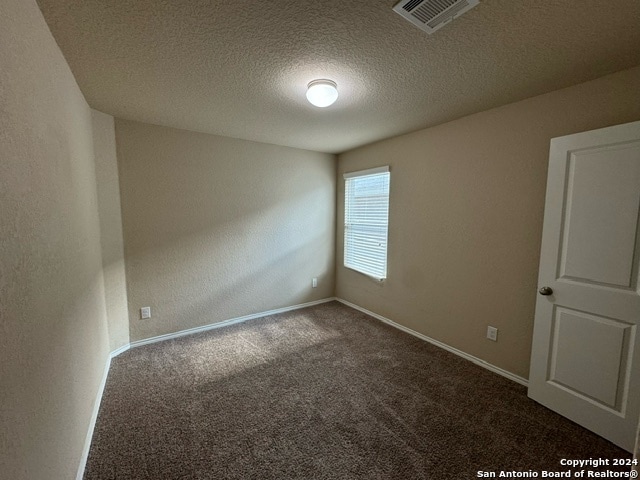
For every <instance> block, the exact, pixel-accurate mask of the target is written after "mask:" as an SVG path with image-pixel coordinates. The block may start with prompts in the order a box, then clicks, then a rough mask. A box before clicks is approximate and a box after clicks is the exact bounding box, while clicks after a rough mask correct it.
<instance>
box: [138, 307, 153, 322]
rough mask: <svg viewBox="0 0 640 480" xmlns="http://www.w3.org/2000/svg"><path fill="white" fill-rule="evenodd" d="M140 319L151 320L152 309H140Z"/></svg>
mask: <svg viewBox="0 0 640 480" xmlns="http://www.w3.org/2000/svg"><path fill="white" fill-rule="evenodd" d="M140 318H142V319H145V318H151V307H142V308H141V309H140Z"/></svg>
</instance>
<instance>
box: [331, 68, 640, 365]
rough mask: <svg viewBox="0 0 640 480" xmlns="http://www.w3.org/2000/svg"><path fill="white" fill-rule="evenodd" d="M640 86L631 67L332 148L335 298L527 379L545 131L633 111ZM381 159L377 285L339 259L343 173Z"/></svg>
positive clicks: (550, 133) (590, 124)
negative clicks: (383, 236) (386, 172)
mask: <svg viewBox="0 0 640 480" xmlns="http://www.w3.org/2000/svg"><path fill="white" fill-rule="evenodd" d="M639 91H640V68H634V69H631V70H627V71H624V72H620V73H617V74H614V75H610V76H607V77H604V78H601V79H599V80H595V81H592V82H588V83H584V84H581V85H578V86H574V87H571V88H567V89H564V90H559V91H556V92H552V93H549V94H547V95H542V96H539V97H535V98H531V99H528V100H525V101H522V102H518V103H514V104H511V105H507V106H504V107H501V108H497V109H493V110H489V111H486V112H483V113H479V114H476V115H471V116H468V117H465V118H462V119H459V120H456V121H453V122H450V123H447V124H444V125H440V126H437V127H434V128H428V129H425V130H421V131H419V132H415V133H412V134H409V135H404V136H400V137H396V138H392V139H389V140H385V141H382V142H379V143H376V144H372V145H369V146H366V147H363V148H359V149H356V150H353V151H350V152H348V153H345V154H342V155H340V156H339V159H338V179H339V180H338V197H337V198H338V209H337V211H338V214H337V217H338V222H337V223H338V229H337V235H336V246H337V254H336V261H337V270H336V294H337V296H339V297H341V298H344V299H345V300H348V301H350V302H353V303H355V304H358V305H360V306H362V307H364V308H367V309H369V310H372V311H374V312H376V313H378V314H380V315H383V316H385V317H388V318H390V319H391V320H394V321H395V322H398V323H400V324H402V325H405V326H407V327H409V328H412V329H414V330H416V331H418V332H420V333H423V334H425V335H428V336H430V337H432V338H435V339H437V340H439V341H441V342H444V343H446V344H448V345H451V346H453V347H455V348H458V349H460V350H462V351H464V352H467V353H469V354H471V355H474V356H476V357H479V358H481V359H483V360H485V361H487V362H490V363H492V364H493V365H496V366H498V367H501V368H503V369H505V370H508V371H510V372H512V373H515V374H517V375H520V376H522V377H528V370H529V356H530V352H531V334H532V328H533V316H534V303H535V299H536V286H537V275H538V260H539V250H540V239H541V229H542V217H543V213H544V195H545V186H546V174H547V158H548V150H549V140H550V139H551V138H553V137H557V136H560V135H565V134H570V133H574V132H580V131H585V130H590V129H595V128H599V127H604V126H608V125H615V124H619V123H624V122H629V121H632V120H638V119H640V102H639V101H638V92H639ZM387 164H388V165H390V166H391V193H390V219H389V222H390V226H389V228H390V231H389V268H388V272H389V273H388V275H389V278H388V279H387V280H386V281H385V282H384V283H378V282H375V281H373V280H370V279H368V278H367V277H365V276H363V275H361V274H359V273H356V272H354V271H351V270H348V269H345V268H344V267H343V266H342V265H343V248H344V245H343V228H342V225H343V224H344V221H343V220H344V212H343V210H344V201H343V195H344V182H343V180H342V173H344V172H350V171H356V170H360V169H365V168H370V167H375V166H379V165H387ZM487 325H493V326H495V327H498V329H499V340H498V342H497V343H494V342H491V341H489V340H487V339H486V338H485V335H486V329H487Z"/></svg>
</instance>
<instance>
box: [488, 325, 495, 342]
mask: <svg viewBox="0 0 640 480" xmlns="http://www.w3.org/2000/svg"><path fill="white" fill-rule="evenodd" d="M487 338H488V339H489V340H493V341H494V342H497V341H498V329H497V328H496V327H491V326H489V327H487Z"/></svg>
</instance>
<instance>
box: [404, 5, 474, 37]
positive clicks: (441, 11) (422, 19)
mask: <svg viewBox="0 0 640 480" xmlns="http://www.w3.org/2000/svg"><path fill="white" fill-rule="evenodd" d="M478 3H479V0H402V1H401V2H400V3H398V4H397V5H396V6H395V7H393V11H394V12H396V13H399V14H400V15H402V16H403V17H404V18H406V19H407V20H409V21H410V22H411V23H413V24H414V25H415V26H417V27H418V28H419V29H421V30H424V31H425V32H427V33H429V34H431V33H433V32H435V31H436V30H438V29H439V28H442V27H444V26H445V25H446V24H447V23H449V22H450V21H451V20H453V19H454V18H456V17H459V16H460V15H462V14H463V13H464V12H466V11H468V10H471V9H472V8H473V7H475V6H476V5H477V4H478Z"/></svg>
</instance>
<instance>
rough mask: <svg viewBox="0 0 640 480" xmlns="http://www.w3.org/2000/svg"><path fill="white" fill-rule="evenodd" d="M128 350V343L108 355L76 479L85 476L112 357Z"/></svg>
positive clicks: (78, 479) (79, 479) (80, 479)
mask: <svg viewBox="0 0 640 480" xmlns="http://www.w3.org/2000/svg"><path fill="white" fill-rule="evenodd" d="M127 350H129V344H128V343H127V344H125V345H123V346H122V347H120V348H118V349H116V350H114V351H113V352H111V353H110V354H109V356H108V357H107V363H106V364H105V366H104V371H103V372H102V380H101V381H100V385H99V386H98V393H97V394H96V399H95V400H94V402H93V411H92V412H91V419H90V421H89V429H88V430H87V436H86V437H85V439H84V447H83V449H82V456H81V457H80V465H79V466H78V473H77V474H76V480H82V478H83V477H84V469H85V467H86V466H87V459H88V458H89V449H90V448H91V440H92V439H93V431H94V430H95V428H96V420H98V412H99V411H100V404H101V403H102V394H103V393H104V387H105V385H106V384H107V377H108V375H109V368H110V367H111V359H112V358H114V357H116V356H118V355H120V354H121V353H122V352H125V351H127Z"/></svg>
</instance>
